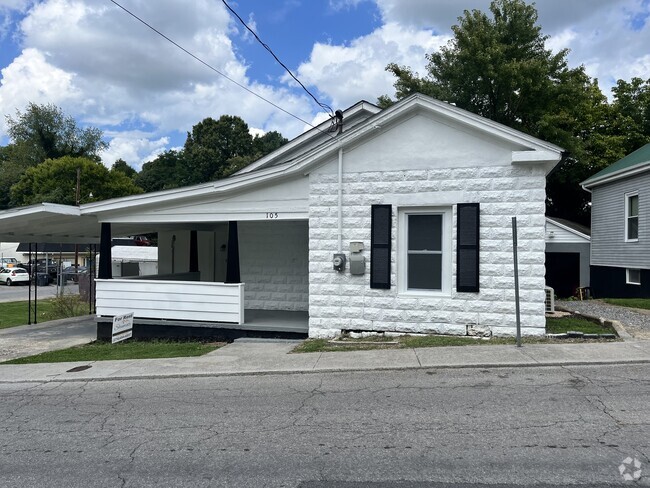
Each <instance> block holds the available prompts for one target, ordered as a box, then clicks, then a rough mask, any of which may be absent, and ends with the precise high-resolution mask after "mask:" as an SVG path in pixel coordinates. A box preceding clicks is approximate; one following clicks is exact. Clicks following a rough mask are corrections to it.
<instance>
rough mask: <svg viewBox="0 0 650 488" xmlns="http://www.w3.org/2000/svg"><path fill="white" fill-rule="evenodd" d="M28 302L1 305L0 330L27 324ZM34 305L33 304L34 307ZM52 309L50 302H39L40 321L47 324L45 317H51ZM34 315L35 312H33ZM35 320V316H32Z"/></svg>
mask: <svg viewBox="0 0 650 488" xmlns="http://www.w3.org/2000/svg"><path fill="white" fill-rule="evenodd" d="M27 303H28V302H26V301H25V302H6V303H0V329H7V328H9V327H16V326H17V325H25V324H26V323H27V315H28V313H27ZM33 306H34V304H33V303H32V307H33ZM51 309H52V302H51V301H50V300H43V301H41V300H39V301H38V310H37V311H38V321H39V322H41V321H43V322H45V320H46V319H45V318H44V316H45V315H49V313H50V312H51ZM32 313H33V312H32ZM32 318H33V316H32Z"/></svg>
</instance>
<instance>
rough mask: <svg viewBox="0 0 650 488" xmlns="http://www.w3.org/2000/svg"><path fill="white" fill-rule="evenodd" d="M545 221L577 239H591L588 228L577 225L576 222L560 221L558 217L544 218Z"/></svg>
mask: <svg viewBox="0 0 650 488" xmlns="http://www.w3.org/2000/svg"><path fill="white" fill-rule="evenodd" d="M546 221H547V222H549V223H551V224H555V225H556V226H558V227H560V228H561V229H564V230H566V231H568V232H570V233H572V234H574V235H576V236H578V237H582V238H584V239H587V240H590V239H591V229H590V228H589V227H586V226H584V225H581V224H578V223H576V222H572V221H570V220H566V219H560V218H558V217H546Z"/></svg>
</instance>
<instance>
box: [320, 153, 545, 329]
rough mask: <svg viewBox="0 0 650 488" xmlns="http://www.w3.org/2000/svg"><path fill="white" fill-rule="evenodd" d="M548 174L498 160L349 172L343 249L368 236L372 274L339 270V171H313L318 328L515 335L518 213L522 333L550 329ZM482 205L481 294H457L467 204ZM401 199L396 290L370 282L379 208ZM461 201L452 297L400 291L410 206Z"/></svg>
mask: <svg viewBox="0 0 650 488" xmlns="http://www.w3.org/2000/svg"><path fill="white" fill-rule="evenodd" d="M545 185H546V178H545V173H544V170H543V169H542V168H539V167H533V166H523V165H522V166H517V165H510V164H508V165H504V166H488V167H477V168H455V169H454V168H448V169H433V170H417V171H388V172H387V171H383V172H360V173H354V172H345V173H344V178H343V250H344V252H346V254H348V253H349V243H350V241H363V243H364V246H365V251H364V255H365V257H366V274H365V275H363V276H351V275H350V274H349V269H347V270H346V272H345V273H342V274H339V273H337V272H335V271H333V270H332V254H333V253H334V252H336V251H337V245H338V244H337V226H338V221H337V212H338V207H337V198H338V193H337V192H338V184H337V175H336V174H332V173H327V172H323V173H312V174H311V175H310V205H309V212H310V213H309V217H310V218H309V312H310V319H309V334H310V336H312V337H332V336H334V335H336V334H338V333H340V331H341V330H344V329H347V330H368V331H398V332H419V333H444V334H461V335H464V334H465V332H466V328H467V325H474V326H476V325H478V326H481V327H488V328H489V329H490V330H491V331H492V333H493V335H496V336H512V335H514V334H515V330H516V329H515V327H516V319H515V302H514V297H515V292H514V274H513V256H512V228H511V219H512V217H513V216H517V225H518V231H519V232H518V238H519V239H518V240H519V245H518V250H519V276H520V278H519V283H520V297H521V323H522V333H523V334H525V335H529V336H539V335H543V334H544V327H545V317H544V274H545V267H544V258H545V256H544V248H545V245H544V224H545V218H544V210H545V208H544V200H545V196H546V191H545ZM475 202H479V203H480V204H481V209H480V211H481V216H480V264H479V273H480V292H479V293H458V292H456V207H455V204H457V203H475ZM373 204H391V205H392V206H393V224H392V255H391V260H392V264H391V274H392V276H391V288H390V289H389V290H379V289H372V288H370V263H369V261H370V230H371V219H370V207H371V205H373ZM416 206H423V207H451V208H452V209H453V212H452V222H453V223H452V290H451V293H450V294H449V295H448V296H433V297H423V296H413V295H410V296H409V295H408V294H406V293H403V294H400V293H399V292H398V283H397V279H398V269H397V268H398V265H399V263H398V262H397V253H398V246H399V243H398V228H397V227H398V211H399V209H400V207H410V208H412V207H416Z"/></svg>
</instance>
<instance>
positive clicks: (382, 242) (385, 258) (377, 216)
mask: <svg viewBox="0 0 650 488" xmlns="http://www.w3.org/2000/svg"><path fill="white" fill-rule="evenodd" d="M392 217H393V215H392V208H391V206H390V205H373V206H372V211H371V220H372V223H371V231H370V288H384V289H389V288H390V234H391V232H390V231H391V226H392Z"/></svg>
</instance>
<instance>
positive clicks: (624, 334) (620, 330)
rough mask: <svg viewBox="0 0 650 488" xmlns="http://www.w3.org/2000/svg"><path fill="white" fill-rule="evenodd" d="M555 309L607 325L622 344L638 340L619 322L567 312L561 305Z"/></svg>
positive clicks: (571, 311) (573, 311)
mask: <svg viewBox="0 0 650 488" xmlns="http://www.w3.org/2000/svg"><path fill="white" fill-rule="evenodd" d="M555 308H556V309H557V310H561V311H562V312H568V313H571V314H574V315H580V316H581V317H584V318H586V319H587V320H591V321H593V322H598V323H601V324H604V325H609V326H611V327H612V328H613V329H614V330H615V331H616V333H617V334H618V336H619V337H620V338H621V339H623V342H633V341H636V340H638V339H636V338H635V337H633V336H632V335H630V333H629V332H628V331H627V330H625V327H624V326H623V324H622V323H621V322H619V321H618V320H614V319H606V318H603V317H596V316H595V315H588V314H586V313H582V312H577V311H575V310H569V309H568V308H564V307H562V306H561V305H558V306H556V307H555Z"/></svg>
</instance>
